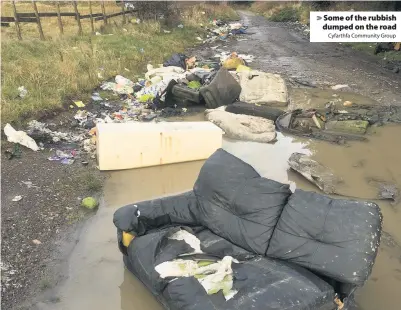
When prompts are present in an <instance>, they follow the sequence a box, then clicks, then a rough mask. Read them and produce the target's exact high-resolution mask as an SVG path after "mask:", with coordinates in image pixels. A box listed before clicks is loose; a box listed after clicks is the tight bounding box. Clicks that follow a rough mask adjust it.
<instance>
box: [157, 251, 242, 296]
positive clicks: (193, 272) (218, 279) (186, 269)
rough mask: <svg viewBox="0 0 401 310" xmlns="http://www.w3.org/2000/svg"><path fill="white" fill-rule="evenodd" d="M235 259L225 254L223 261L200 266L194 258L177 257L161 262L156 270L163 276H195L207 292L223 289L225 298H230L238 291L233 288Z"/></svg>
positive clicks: (213, 292) (211, 292) (212, 292)
mask: <svg viewBox="0 0 401 310" xmlns="http://www.w3.org/2000/svg"><path fill="white" fill-rule="evenodd" d="M233 261H235V260H234V259H233V258H232V257H231V256H225V257H224V258H223V259H222V260H221V261H217V262H215V263H212V264H210V265H207V266H202V267H200V266H199V265H198V262H196V261H194V260H183V259H177V260H173V261H168V262H164V263H161V264H159V265H157V266H156V267H155V270H156V271H157V272H158V273H159V275H160V277H161V278H167V277H175V278H176V277H192V276H194V277H195V278H197V279H198V281H199V283H200V284H201V285H202V286H203V288H204V289H205V290H206V292H207V294H209V295H210V294H215V293H217V292H219V291H220V290H222V292H223V295H224V297H225V299H226V300H229V299H231V298H232V297H233V296H234V295H235V294H236V293H237V291H236V290H233V289H232V287H233V276H232V274H233V271H232V268H231V263H232V262H233Z"/></svg>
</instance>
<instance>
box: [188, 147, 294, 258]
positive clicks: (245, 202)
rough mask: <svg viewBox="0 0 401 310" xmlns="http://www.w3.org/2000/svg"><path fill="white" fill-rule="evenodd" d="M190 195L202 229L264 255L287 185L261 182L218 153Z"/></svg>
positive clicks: (242, 164) (240, 164) (247, 168)
mask: <svg viewBox="0 0 401 310" xmlns="http://www.w3.org/2000/svg"><path fill="white" fill-rule="evenodd" d="M194 193H195V195H196V198H197V201H198V208H199V209H198V217H199V221H200V222H201V223H202V225H203V226H205V227H207V228H209V229H210V230H211V231H213V232H214V233H215V234H216V235H219V236H220V237H222V238H225V239H227V240H229V241H231V242H232V243H234V244H236V245H238V246H240V247H242V248H244V249H246V250H248V251H251V252H254V253H257V254H262V255H264V254H265V253H266V250H267V246H268V244H269V241H270V238H271V236H272V233H273V230H274V227H275V226H276V224H277V221H278V218H279V216H280V214H281V211H282V209H283V207H284V205H285V204H286V203H287V199H288V197H289V195H290V194H291V191H290V189H289V185H287V184H282V183H279V182H276V181H272V180H268V179H265V178H262V177H261V176H260V175H259V174H258V173H257V172H256V171H255V169H253V168H252V167H251V166H250V165H248V164H247V163H245V162H243V161H242V160H240V159H239V158H237V157H235V156H233V155H231V154H229V153H227V152H226V151H224V150H222V149H219V150H217V151H216V152H215V153H214V154H213V155H212V156H211V157H210V158H209V159H208V160H207V161H206V162H205V164H204V166H203V167H202V169H201V171H200V174H199V177H198V179H197V181H196V183H195V186H194Z"/></svg>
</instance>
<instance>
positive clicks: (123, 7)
mask: <svg viewBox="0 0 401 310" xmlns="http://www.w3.org/2000/svg"><path fill="white" fill-rule="evenodd" d="M122 4H123V6H122V9H121V10H122V11H123V24H125V23H126V22H127V20H126V18H125V2H124V1H123V3H122Z"/></svg>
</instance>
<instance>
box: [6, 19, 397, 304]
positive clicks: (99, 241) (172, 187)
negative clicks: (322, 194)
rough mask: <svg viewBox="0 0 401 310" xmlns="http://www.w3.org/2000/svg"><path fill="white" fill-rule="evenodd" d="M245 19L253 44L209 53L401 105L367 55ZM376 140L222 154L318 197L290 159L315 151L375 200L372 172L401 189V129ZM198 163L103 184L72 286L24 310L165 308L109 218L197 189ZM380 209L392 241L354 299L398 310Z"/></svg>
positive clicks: (235, 146)
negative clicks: (366, 182) (124, 256)
mask: <svg viewBox="0 0 401 310" xmlns="http://www.w3.org/2000/svg"><path fill="white" fill-rule="evenodd" d="M241 17H242V19H243V22H244V23H245V24H247V25H249V32H250V33H252V34H250V35H248V36H246V39H247V40H246V41H232V42H230V43H223V42H220V43H215V44H212V45H211V46H217V45H218V46H219V47H218V49H222V50H225V51H237V52H238V53H245V54H253V55H255V58H256V60H255V61H254V62H252V63H251V64H250V66H251V67H252V68H255V69H261V70H263V71H269V72H276V73H280V74H282V75H283V76H284V77H285V78H287V79H289V78H290V77H294V76H296V77H298V78H299V79H302V80H305V81H309V82H313V83H316V84H317V85H318V86H322V85H323V86H326V87H329V86H331V85H335V84H348V85H349V86H350V87H351V89H352V91H354V92H356V93H358V94H360V95H363V96H356V97H355V98H357V100H359V101H363V100H366V101H371V100H372V99H374V100H376V101H378V102H380V103H381V104H399V105H401V101H400V100H401V96H400V95H401V75H400V74H395V73H392V72H391V71H389V70H387V69H384V68H382V67H381V66H380V64H379V63H377V59H376V58H374V57H373V56H372V57H370V56H368V55H361V54H360V53H357V52H356V51H353V50H352V49H350V48H348V47H345V46H342V45H339V44H322V43H309V40H308V39H307V38H305V36H304V35H302V33H300V32H299V31H298V30H294V29H291V27H293V26H290V25H286V24H278V23H270V22H267V21H266V20H265V19H264V18H263V17H260V16H255V15H253V14H251V13H248V12H241ZM194 53H196V54H197V53H202V54H210V55H213V54H214V53H215V51H213V50H212V49H209V48H205V49H203V50H202V51H199V50H195V51H194ZM294 86H296V85H294ZM290 93H291V100H292V101H293V103H294V104H298V103H299V101H300V100H299V96H298V95H297V92H296V91H295V89H291V90H290ZM305 93H306V95H305V96H309V98H311V99H312V101H314V100H315V101H319V102H322V101H324V100H327V96H329V97H330V96H331V95H332V92H328V91H320V90H318V91H313V92H308V91H305ZM339 93H341V92H339ZM200 119H203V115H202V114H200V115H199V116H197V117H193V118H191V120H200ZM397 133H398V134H397ZM372 135H373V136H372V141H371V143H369V144H354V145H351V146H350V147H349V148H344V147H342V146H333V145H328V144H326V143H325V142H315V141H304V140H299V139H295V140H294V139H292V138H289V137H284V136H282V135H279V139H278V142H277V143H276V144H274V145H264V144H258V143H244V142H235V141H228V140H226V141H225V142H224V148H225V149H227V150H228V151H229V152H231V153H233V154H234V155H236V156H238V157H240V158H242V159H244V160H245V161H247V162H249V163H250V164H252V165H253V166H254V167H255V168H256V169H257V170H258V172H259V173H261V174H262V175H263V176H265V177H269V178H272V179H275V180H278V181H281V182H292V184H293V186H296V187H299V188H304V189H308V190H315V191H316V188H314V187H312V186H311V185H310V184H309V183H307V182H305V181H304V180H303V179H302V178H300V177H299V176H297V175H295V174H293V173H291V172H287V169H288V165H287V159H288V157H289V156H290V154H291V152H295V151H297V152H305V153H311V154H313V156H315V157H316V158H317V159H318V160H320V161H322V162H323V163H324V164H326V165H331V164H333V166H334V170H335V171H337V172H338V173H339V174H341V176H342V177H344V178H345V180H346V181H347V180H348V182H349V183H350V188H351V189H354V190H355V191H362V192H364V193H368V192H369V190H370V189H369V188H365V187H363V186H361V185H360V184H361V182H362V180H363V178H364V177H366V176H370V174H374V176H379V177H382V178H390V177H391V178H393V179H394V180H395V182H396V183H397V184H398V185H399V186H401V168H400V164H399V157H400V156H401V141H394V140H393V137H394V136H395V135H398V137H399V136H400V135H401V127H399V126H398V127H389V129H387V127H386V128H383V129H378V130H377V132H374V133H372ZM398 140H399V139H398ZM380 150H381V151H382V152H380ZM266 155H269V156H268V159H266ZM360 162H363V163H364V165H363V167H361V166H360V165H359V166H355V163H360ZM201 165H202V163H201V162H194V163H186V164H179V165H169V166H162V167H153V168H146V169H139V170H133V171H125V172H114V173H111V174H110V177H109V178H107V179H106V184H105V188H104V199H103V203H102V205H101V207H100V209H99V211H98V213H97V214H96V215H95V216H94V217H93V218H92V219H91V220H90V221H89V222H88V223H87V224H86V225H85V227H84V229H83V230H82V234H81V236H80V238H79V239H80V241H79V242H78V244H77V245H76V246H75V249H74V250H73V252H72V253H71V256H70V257H69V258H68V260H66V261H67V267H68V268H67V269H65V270H63V278H65V279H66V280H65V281H62V282H60V283H59V285H57V286H56V287H51V288H49V289H48V290H47V291H46V292H45V293H44V294H43V296H40V297H39V298H37V299H35V301H34V302H33V305H32V303H29V302H28V304H27V306H26V309H61V310H70V309H78V308H82V309H91V308H96V309H99V310H103V309H105V310H106V309H123V310H129V309H138V310H141V309H161V307H160V305H159V304H158V303H157V302H156V301H155V299H154V298H153V297H152V296H151V294H150V293H149V292H148V291H147V290H146V289H144V287H143V286H142V285H141V284H140V283H139V282H138V281H137V280H136V279H135V278H133V277H132V275H131V274H129V273H128V272H127V271H124V268H123V264H122V260H121V255H120V253H119V252H118V249H117V245H116V242H115V240H116V237H115V229H114V226H113V223H112V214H113V212H114V211H115V210H116V208H118V207H120V206H122V205H124V204H127V203H131V202H134V201H138V200H143V199H150V198H154V197H158V196H161V195H168V194H172V193H177V192H180V191H185V190H188V189H190V188H191V187H192V185H193V182H194V180H195V179H196V176H197V174H198V172H199V169H200V167H201ZM358 169H359V170H358ZM388 171H392V173H390V174H389V173H388ZM3 186H4V184H3ZM72 196H73V195H72ZM380 206H381V208H382V210H383V213H384V218H385V219H384V229H385V231H386V233H385V234H384V238H383V242H382V247H381V252H380V254H379V257H378V261H377V263H376V267H375V269H374V273H373V275H372V277H371V279H370V280H369V282H368V283H367V285H366V286H365V287H364V288H363V289H362V290H361V291H358V294H357V299H358V304H359V306H360V308H361V309H363V310H373V309H381V308H382V309H386V310H395V309H398V308H397V307H398V306H399V304H400V303H401V300H400V297H397V296H396V295H397V294H396V292H397V291H399V290H400V288H401V278H400V276H399V272H400V270H401V246H400V244H401V237H400V236H401V230H400V229H399V228H398V225H397V223H399V221H401V218H400V213H399V212H398V211H399V210H397V209H395V208H394V207H392V206H390V204H388V203H382V204H381V205H380ZM398 208H400V207H398ZM7 212H12V211H7ZM13 212H15V209H14V210H13ZM10 214H11V213H10ZM2 215H4V214H2ZM59 233H62V232H59ZM3 255H4V254H3ZM59 259H60V260H63V259H64V258H62V257H59ZM397 270H398V271H397Z"/></svg>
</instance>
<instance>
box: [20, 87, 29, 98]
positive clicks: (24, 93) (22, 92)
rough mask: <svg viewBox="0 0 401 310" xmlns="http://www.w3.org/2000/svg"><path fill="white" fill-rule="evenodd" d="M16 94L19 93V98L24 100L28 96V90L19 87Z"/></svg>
mask: <svg viewBox="0 0 401 310" xmlns="http://www.w3.org/2000/svg"><path fill="white" fill-rule="evenodd" d="M18 92H19V95H18V96H19V97H20V98H24V97H25V96H26V95H27V94H28V90H27V89H26V88H25V86H20V87H18Z"/></svg>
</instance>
